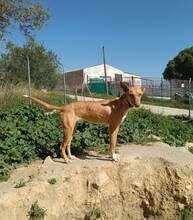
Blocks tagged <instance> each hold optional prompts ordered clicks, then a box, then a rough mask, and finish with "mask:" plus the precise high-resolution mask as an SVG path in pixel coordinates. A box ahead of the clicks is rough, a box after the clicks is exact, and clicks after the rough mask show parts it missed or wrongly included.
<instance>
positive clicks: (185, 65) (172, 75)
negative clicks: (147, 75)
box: [163, 47, 193, 80]
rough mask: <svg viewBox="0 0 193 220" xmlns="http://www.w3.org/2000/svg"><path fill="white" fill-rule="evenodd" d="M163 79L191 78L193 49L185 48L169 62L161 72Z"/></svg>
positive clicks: (192, 74) (192, 73)
mask: <svg viewBox="0 0 193 220" xmlns="http://www.w3.org/2000/svg"><path fill="white" fill-rule="evenodd" d="M163 76H164V79H167V80H171V79H189V78H192V77H193V47H190V48H186V49H184V50H182V51H180V52H179V54H178V55H177V56H176V57H174V58H173V59H172V60H170V61H169V62H168V64H167V66H166V68H165V70H164V72H163Z"/></svg>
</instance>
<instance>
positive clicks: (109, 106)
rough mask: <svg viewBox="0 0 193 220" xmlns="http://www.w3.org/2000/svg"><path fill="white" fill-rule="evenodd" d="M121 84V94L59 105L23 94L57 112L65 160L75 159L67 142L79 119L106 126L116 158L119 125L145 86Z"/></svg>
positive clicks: (136, 101)
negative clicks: (107, 126)
mask: <svg viewBox="0 0 193 220" xmlns="http://www.w3.org/2000/svg"><path fill="white" fill-rule="evenodd" d="M120 86H121V88H122V90H123V92H124V94H123V95H122V96H121V97H116V98H113V99H106V100H101V101H77V102H72V103H69V104H65V105H64V106H61V107H60V106H54V105H51V104H48V103H46V102H44V101H42V100H39V99H36V98H34V97H31V96H28V95H24V96H25V97H26V98H28V99H31V100H32V101H34V102H36V103H38V104H41V105H43V106H44V107H46V108H47V109H49V110H58V111H59V112H60V113H59V117H60V121H61V124H62V128H63V141H62V144H61V146H60V151H61V156H62V157H63V158H64V162H66V163H68V162H70V161H71V160H73V159H75V158H76V157H75V156H73V155H72V154H71V150H70V144H71V141H72V137H73V134H74V132H75V127H76V122H77V121H79V120H85V121H87V122H92V123H96V124H108V125H109V142H110V153H111V156H112V159H113V160H114V161H118V160H120V158H119V155H118V154H115V145H116V142H117V134H118V131H119V127H120V125H121V123H122V122H123V120H124V118H125V117H126V115H127V113H128V111H129V109H130V108H131V107H136V108H138V107H140V104H141V97H142V95H143V94H144V92H145V89H146V86H138V87H134V86H133V87H129V86H128V85H127V84H126V83H124V82H123V81H121V82H120ZM66 152H67V154H66Z"/></svg>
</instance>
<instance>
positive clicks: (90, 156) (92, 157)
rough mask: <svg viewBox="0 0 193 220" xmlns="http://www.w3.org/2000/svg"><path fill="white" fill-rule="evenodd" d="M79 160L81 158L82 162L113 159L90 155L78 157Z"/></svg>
mask: <svg viewBox="0 0 193 220" xmlns="http://www.w3.org/2000/svg"><path fill="white" fill-rule="evenodd" d="M77 158H79V159H80V160H101V161H112V158H111V157H110V156H104V155H96V154H90V153H86V154H82V155H78V156H77Z"/></svg>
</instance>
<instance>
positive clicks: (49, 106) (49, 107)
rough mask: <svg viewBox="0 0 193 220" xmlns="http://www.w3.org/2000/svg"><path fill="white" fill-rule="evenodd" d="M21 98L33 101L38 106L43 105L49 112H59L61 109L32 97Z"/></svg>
mask: <svg viewBox="0 0 193 220" xmlns="http://www.w3.org/2000/svg"><path fill="white" fill-rule="evenodd" d="M23 96H24V97H26V98H28V99H31V100H32V101H34V102H36V103H38V104H40V105H43V106H44V107H46V108H47V109H49V110H60V111H61V110H62V109H63V107H60V106H55V105H50V104H48V103H46V102H44V101H42V100H40V99H36V98H34V97H32V96H28V95H23Z"/></svg>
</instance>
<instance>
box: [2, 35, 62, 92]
mask: <svg viewBox="0 0 193 220" xmlns="http://www.w3.org/2000/svg"><path fill="white" fill-rule="evenodd" d="M27 59H29V62H30V73H31V82H32V84H34V85H35V86H36V87H37V88H53V87H55V85H56V83H57V80H58V74H57V73H58V72H59V68H60V63H59V61H58V58H57V55H55V54H54V53H53V52H52V51H51V50H49V51H48V50H46V48H45V47H44V45H43V44H38V43H37V42H36V41H35V40H34V38H30V39H29V40H28V41H27V43H26V44H24V46H23V47H20V46H15V45H14V44H13V43H12V42H8V43H7V44H6V53H4V54H1V58H0V70H1V72H0V74H1V75H2V77H3V78H4V80H5V81H7V82H11V83H15V84H16V83H19V82H27V80H28V75H27Z"/></svg>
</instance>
